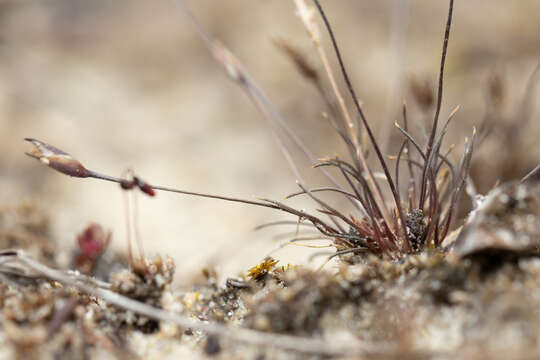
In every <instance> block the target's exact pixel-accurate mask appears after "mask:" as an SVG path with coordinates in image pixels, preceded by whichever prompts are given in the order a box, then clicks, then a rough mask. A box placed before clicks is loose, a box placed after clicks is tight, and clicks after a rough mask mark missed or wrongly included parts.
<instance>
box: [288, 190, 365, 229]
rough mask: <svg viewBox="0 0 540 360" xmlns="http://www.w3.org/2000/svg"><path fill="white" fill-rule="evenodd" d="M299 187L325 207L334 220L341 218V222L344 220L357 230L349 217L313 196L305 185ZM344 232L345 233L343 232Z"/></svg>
mask: <svg viewBox="0 0 540 360" xmlns="http://www.w3.org/2000/svg"><path fill="white" fill-rule="evenodd" d="M297 185H298V186H299V187H300V189H302V191H304V192H305V193H306V194H307V195H308V196H309V197H310V198H311V199H313V201H315V202H316V203H318V204H320V205H321V206H322V207H324V208H325V209H326V210H328V211H329V212H330V214H331V215H332V218H333V216H335V217H338V218H340V219H341V220H343V221H344V222H345V223H346V224H347V225H349V226H351V227H352V228H354V229H356V224H355V223H354V222H352V221H351V220H349V218H347V216H345V215H344V214H343V213H341V212H339V211H337V210H336V209H335V208H333V207H332V206H330V205H328V204H327V203H326V202H325V201H323V200H321V199H319V198H318V197H316V196H315V195H313V193H312V192H311V191H309V190H308V189H307V188H306V187H305V186H304V185H302V184H301V183H299V182H297ZM342 232H344V231H342Z"/></svg>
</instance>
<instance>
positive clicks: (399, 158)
mask: <svg viewBox="0 0 540 360" xmlns="http://www.w3.org/2000/svg"><path fill="white" fill-rule="evenodd" d="M407 143H408V140H407V139H405V140H404V141H403V143H402V144H401V147H400V148H399V152H398V155H397V159H396V169H395V172H396V174H395V178H394V179H395V182H396V191H397V197H398V199H401V194H400V190H399V163H400V162H401V155H402V154H403V149H405V147H406V146H407ZM411 166H412V165H411ZM398 211H403V210H402V208H401V206H400V208H398ZM400 218H402V219H403V218H404V216H403V214H400ZM402 226H404V227H405V230H404V233H405V237H404V239H403V241H404V244H405V246H406V248H407V249H406V250H407V252H412V244H411V240H410V239H409V235H408V231H407V224H406V223H404V224H402Z"/></svg>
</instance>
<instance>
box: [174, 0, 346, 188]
mask: <svg viewBox="0 0 540 360" xmlns="http://www.w3.org/2000/svg"><path fill="white" fill-rule="evenodd" d="M171 1H172V2H173V4H175V5H176V6H177V7H178V8H179V9H180V10H181V12H182V14H183V15H185V16H186V18H187V19H188V20H189V21H190V23H191V24H192V25H193V27H194V28H195V29H196V30H197V32H198V34H199V35H200V36H201V38H202V39H203V41H204V43H205V45H206V46H207V47H208V49H209V50H210V53H211V54H212V56H213V57H214V59H215V60H216V61H217V63H218V64H219V65H221V67H222V68H223V69H224V70H225V72H226V74H227V75H228V76H229V78H230V79H231V80H233V81H234V82H235V83H236V84H238V85H239V86H240V88H241V89H242V90H244V92H245V93H246V94H247V95H248V97H249V98H250V100H252V101H253V100H254V99H256V100H257V101H255V106H256V107H257V109H258V110H259V111H260V110H261V108H265V109H266V111H265V112H264V113H263V116H264V118H265V120H267V121H270V122H272V123H273V124H276V125H277V126H279V127H280V128H281V129H282V130H283V131H284V132H285V134H286V135H287V136H288V137H289V138H290V139H291V140H292V142H293V143H294V144H295V145H296V146H297V147H298V148H299V149H300V151H301V152H302V153H303V154H304V156H306V158H307V159H308V160H309V161H310V163H312V164H313V163H315V156H314V155H313V154H312V153H311V151H310V150H309V149H308V148H307V146H306V145H305V144H304V142H303V141H302V140H301V139H300V138H299V137H298V136H297V135H296V133H295V132H294V131H293V130H292V129H291V128H290V127H289V125H287V123H286V121H285V120H284V119H283V118H282V116H281V114H280V113H279V111H277V109H276V108H275V106H274V105H273V104H272V102H271V101H270V100H269V99H268V97H267V96H266V94H265V93H264V92H263V91H262V89H261V88H260V87H259V86H258V85H257V84H256V83H255V81H254V80H253V78H252V77H251V75H250V74H249V73H248V72H247V70H246V69H245V68H244V66H243V65H242V64H241V63H240V61H239V60H238V59H237V58H236V56H234V55H233V53H232V52H231V51H229V49H227V48H226V47H225V46H224V45H223V44H221V43H220V42H219V41H217V40H215V39H214V38H213V37H212V35H210V33H209V32H208V31H206V30H205V29H204V28H203V26H202V25H201V24H200V23H199V22H198V21H197V19H196V18H195V16H194V15H193V14H192V13H191V11H190V10H189V9H188V7H187V6H186V5H185V3H184V1H183V0H171ZM278 138H279V136H278V135H277V134H276V135H275V136H274V139H275V140H276V141H277V139H278ZM277 143H278V146H279V148H280V150H281V151H282V153H283V154H284V155H285V154H287V155H285V157H286V159H287V162H288V164H289V166H290V167H291V170H292V171H293V173H295V176H296V177H297V179H298V180H300V179H301V178H300V177H299V176H300V174H299V172H298V170H297V169H296V165H294V162H293V161H292V156H291V155H290V154H289V152H288V150H287V149H286V147H285V146H284V145H283V144H282V143H281V140H279V141H277ZM322 172H323V174H324V175H325V176H326V178H327V179H328V180H329V181H330V182H331V183H332V184H333V185H334V186H336V187H341V185H340V184H339V183H338V182H337V181H336V179H335V178H334V177H333V176H332V175H331V174H330V173H329V172H327V171H325V170H323V171H322Z"/></svg>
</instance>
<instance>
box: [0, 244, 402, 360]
mask: <svg viewBox="0 0 540 360" xmlns="http://www.w3.org/2000/svg"><path fill="white" fill-rule="evenodd" d="M0 258H1V259H2V261H1V263H2V264H4V263H7V262H12V261H13V262H18V263H20V264H22V265H25V266H26V267H28V268H29V269H30V270H32V271H34V272H36V273H38V274H40V275H41V276H43V277H45V278H47V279H48V280H52V281H57V282H59V283H61V284H63V285H64V286H69V287H73V288H75V289H77V290H79V291H81V292H83V293H86V294H88V295H91V296H95V297H97V298H100V299H102V300H104V301H105V302H107V303H109V304H112V305H115V306H118V307H120V308H123V309H125V310H129V311H133V312H134V313H137V314H140V315H143V316H147V317H149V318H152V319H154V320H158V321H165V322H170V323H173V324H175V325H178V326H180V327H183V328H190V329H193V330H197V331H202V332H204V333H206V334H208V335H215V336H219V337H222V338H226V339H228V340H231V341H235V342H239V343H245V344H249V345H256V346H264V347H272V348H278V349H282V350H289V351H297V352H300V353H305V354H313V355H320V356H343V355H347V356H351V355H356V356H359V355H364V356H384V355H385V354H386V355H387V356H388V355H390V354H395V353H396V348H395V346H393V345H391V344H387V343H383V344H368V343H361V342H358V343H357V344H350V343H347V344H344V343H338V342H336V341H332V342H328V341H325V340H323V339H315V338H305V337H299V336H291V335H282V334H275V333H267V332H261V331H257V330H251V329H246V328H238V327H229V326H225V325H221V324H216V323H209V322H199V321H195V320H193V319H192V318H190V317H188V316H183V315H180V314H176V313H172V312H169V311H165V310H162V309H158V308H155V307H153V306H150V305H148V304H145V303H142V302H139V301H136V300H133V299H130V298H128V297H125V296H123V295H120V294H117V293H115V292H113V291H110V290H107V289H105V288H102V287H99V286H97V285H96V283H95V282H93V281H92V280H91V278H87V277H84V276H77V277H74V276H72V275H70V274H69V273H66V272H64V271H60V270H56V269H53V268H50V267H48V266H46V265H44V264H42V263H40V262H38V261H36V260H34V259H32V258H31V257H29V256H27V255H25V254H24V253H23V252H22V251H19V250H6V251H1V252H0ZM85 278H86V279H87V280H84V279H85Z"/></svg>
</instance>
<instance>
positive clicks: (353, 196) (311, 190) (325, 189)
mask: <svg viewBox="0 0 540 360" xmlns="http://www.w3.org/2000/svg"><path fill="white" fill-rule="evenodd" d="M309 191H310V192H314V193H316V192H321V191H327V192H337V193H339V194H342V195H345V196H346V197H348V198H351V199H354V200H359V199H358V198H357V197H356V195H355V194H353V193H350V192H348V191H344V190H341V189H338V188H334V187H319V188H313V189H309ZM303 194H307V192H306V191H304V190H302V191H297V192H295V193H292V194H289V195H287V196H285V199H291V198H293V197H296V196H298V195H303Z"/></svg>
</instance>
